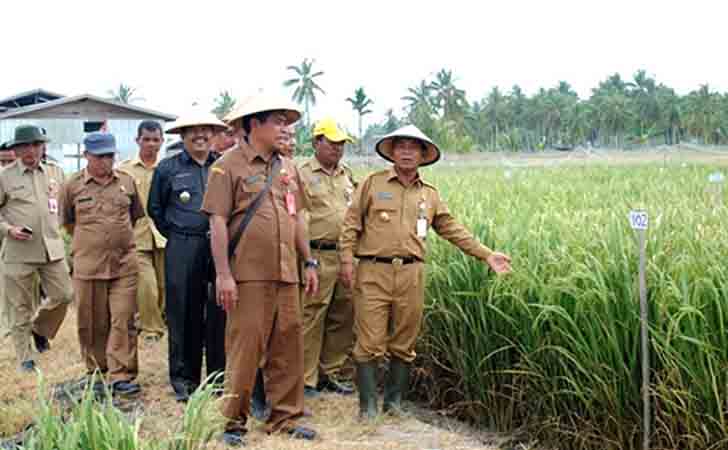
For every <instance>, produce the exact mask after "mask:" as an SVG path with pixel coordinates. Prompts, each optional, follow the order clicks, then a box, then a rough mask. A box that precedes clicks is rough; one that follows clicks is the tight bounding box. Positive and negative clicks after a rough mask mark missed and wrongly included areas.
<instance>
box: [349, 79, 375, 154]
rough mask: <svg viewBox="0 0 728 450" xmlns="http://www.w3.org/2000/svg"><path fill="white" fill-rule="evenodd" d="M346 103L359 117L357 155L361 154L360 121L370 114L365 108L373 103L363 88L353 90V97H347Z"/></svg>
mask: <svg viewBox="0 0 728 450" xmlns="http://www.w3.org/2000/svg"><path fill="white" fill-rule="evenodd" d="M346 101H347V102H349V103H351V108H352V109H353V110H354V111H356V113H357V114H358V115H359V153H361V152H362V151H363V150H364V143H363V141H364V139H363V135H362V132H363V128H362V119H363V118H364V116H365V115H367V114H371V112H372V110H371V109H367V108H368V107H369V105H371V104H373V103H374V102H373V101H372V99H370V98H369V97H367V94H366V93H364V88H363V87H360V88H358V89H357V90H355V91H354V97H347V98H346Z"/></svg>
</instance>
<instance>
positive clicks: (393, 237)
mask: <svg viewBox="0 0 728 450" xmlns="http://www.w3.org/2000/svg"><path fill="white" fill-rule="evenodd" d="M376 150H377V153H378V154H379V155H380V156H381V157H383V158H384V159H386V160H387V161H390V162H393V163H394V167H392V168H389V169H386V170H382V171H379V172H375V173H373V174H371V175H369V176H368V177H367V178H366V180H364V182H363V183H361V184H360V185H359V187H358V188H357V191H356V192H355V194H354V197H353V201H352V205H351V206H350V207H349V210H348V211H347V213H346V217H345V219H344V225H343V228H342V232H341V238H340V241H339V258H340V260H341V277H342V281H343V282H344V283H345V284H346V285H349V286H351V285H352V280H353V279H354V278H355V279H356V284H355V285H354V298H355V300H354V310H355V311H356V315H355V330H356V332H357V340H356V344H355V346H354V360H355V361H356V363H357V385H358V388H359V414H360V417H362V418H364V419H371V418H373V417H375V416H376V415H377V414H378V407H377V390H376V388H377V386H376V380H377V376H376V371H377V362H378V360H379V359H381V358H382V357H384V356H387V357H389V372H388V373H387V377H386V380H385V386H384V403H383V411H384V412H390V411H391V412H397V411H399V410H400V409H401V405H402V397H403V395H404V393H405V391H406V389H407V387H408V384H409V365H410V363H411V362H412V361H413V360H414V358H415V341H416V338H417V335H418V334H419V331H420V323H421V320H422V310H423V307H424V288H425V282H424V281H425V280H424V275H425V267H424V260H425V253H426V250H427V241H426V239H427V234H428V231H429V229H430V228H432V229H434V230H435V232H436V233H437V234H438V235H440V236H441V237H443V238H444V239H447V240H448V241H450V242H451V243H453V244H454V245H456V246H457V247H458V248H460V249H461V250H462V251H463V252H465V253H467V254H468V255H471V256H473V257H475V258H478V259H480V260H482V261H484V262H485V263H487V264H488V266H490V268H491V269H493V271H495V272H496V273H507V272H510V270H511V266H510V258H509V257H508V256H506V255H504V254H502V253H498V252H494V251H492V250H490V249H489V248H488V247H486V246H484V245H482V244H481V243H479V242H478V241H477V240H476V239H475V238H474V237H473V235H472V234H471V233H470V232H469V231H468V230H467V229H466V228H465V227H463V226H462V225H461V224H459V223H458V222H457V221H456V220H455V218H454V217H453V216H452V215H451V214H450V212H449V211H448V208H447V205H446V203H445V202H444V201H443V200H442V198H441V197H440V194H439V192H438V191H437V188H435V187H434V186H433V185H431V184H429V183H428V182H426V181H424V180H423V179H422V178H420V176H419V173H418V169H419V168H420V167H422V166H427V165H430V164H434V163H435V162H436V161H437V160H438V159H439V158H440V150H439V149H438V148H437V146H436V145H435V144H434V143H433V142H432V140H430V138H428V137H427V136H425V134H424V133H422V132H421V131H420V130H419V129H417V128H416V127H414V126H412V125H410V126H406V127H404V128H401V129H399V130H397V131H395V132H393V133H391V134H388V135H386V136H384V137H383V138H381V139H380V140H379V142H377V144H376ZM354 256H356V257H358V258H359V265H358V268H357V274H356V277H354V276H353V272H354V264H353V260H354Z"/></svg>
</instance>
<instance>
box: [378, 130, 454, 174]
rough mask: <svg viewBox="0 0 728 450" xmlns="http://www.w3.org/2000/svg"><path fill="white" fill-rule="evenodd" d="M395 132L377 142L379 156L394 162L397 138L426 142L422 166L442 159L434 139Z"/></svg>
mask: <svg viewBox="0 0 728 450" xmlns="http://www.w3.org/2000/svg"><path fill="white" fill-rule="evenodd" d="M395 133H396V132H395ZM395 133H392V134H389V135H387V136H384V137H383V138H381V139H380V140H379V142H377V145H376V147H375V148H376V150H377V153H378V154H379V156H381V157H382V158H384V159H386V160H387V161H389V162H391V163H393V162H394V157H393V151H394V148H393V145H392V144H393V142H394V140H395V139H396V138H405V139H407V138H408V139H416V140H418V141H420V142H422V143H423V144H425V148H426V150H425V155H424V157H423V159H422V163H421V164H420V167H424V166H429V165H431V164H435V163H436V162H437V161H438V160H439V159H440V156H441V153H440V149H439V148H437V146H436V145H435V144H434V143H432V141H430V140H428V139H426V138H425V137H424V136H423V135H420V136H418V135H417V133H397V134H395Z"/></svg>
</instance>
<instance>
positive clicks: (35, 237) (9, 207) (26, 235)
mask: <svg viewBox="0 0 728 450" xmlns="http://www.w3.org/2000/svg"><path fill="white" fill-rule="evenodd" d="M47 141H48V138H47V137H46V136H45V135H44V134H43V133H42V132H41V130H40V128H38V127H36V126H32V125H21V126H19V127H17V128H16V129H15V139H14V140H13V141H11V142H10V143H7V144H6V147H9V148H11V149H12V150H14V151H15V153H16V155H17V160H16V161H15V162H13V163H12V164H10V165H8V166H6V167H5V168H4V169H3V170H2V171H0V234H2V235H3V248H2V259H3V265H4V267H3V269H4V270H3V272H4V273H3V278H4V281H5V293H4V297H5V303H6V308H8V317H9V318H10V321H11V323H10V325H11V327H10V329H11V335H12V338H13V344H14V346H15V353H16V356H17V359H18V363H19V365H20V369H21V370H22V371H32V370H33V369H34V368H35V360H34V357H33V352H32V348H31V339H33V340H34V341H35V346H36V350H38V351H39V352H43V351H46V350H48V349H49V343H48V340H49V339H53V337H55V335H56V333H57V332H58V329H59V328H60V326H61V324H62V323H63V319H64V318H65V316H66V308H67V305H68V304H69V303H70V302H71V299H72V297H73V292H72V289H71V280H70V277H69V275H68V266H67V265H66V260H65V249H64V245H63V239H62V237H61V234H60V229H59V225H58V222H59V218H58V213H59V207H58V205H59V198H58V189H57V186H53V185H52V184H51V183H50V177H49V174H48V169H47V167H46V165H45V164H43V163H42V162H41V154H42V150H43V147H44V145H45V143H46V142H47ZM36 277H40V280H41V282H42V283H43V285H44V286H45V288H46V291H47V293H48V300H47V301H46V302H45V303H43V304H41V305H39V306H38V305H37V303H38V301H37V295H38V285H37V281H36V279H37V278H36Z"/></svg>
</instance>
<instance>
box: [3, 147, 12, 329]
mask: <svg viewBox="0 0 728 450" xmlns="http://www.w3.org/2000/svg"><path fill="white" fill-rule="evenodd" d="M8 144H9V142H3V143H2V144H0V168H2V167H5V166H9V165H10V164H12V163H13V161H15V151H14V150H13V149H12V148H10V146H9V145H8ZM2 239H3V236H0V243H1V242H2ZM4 292H5V281H4V280H3V268H2V258H0V337H4V336H9V335H10V316H9V314H10V308H8V307H7V306H6V304H5V294H4Z"/></svg>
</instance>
